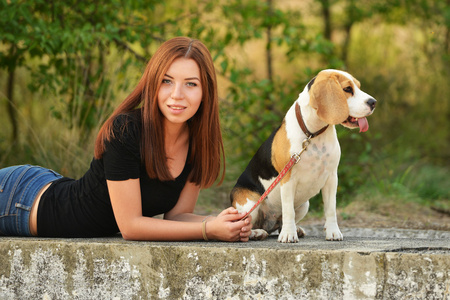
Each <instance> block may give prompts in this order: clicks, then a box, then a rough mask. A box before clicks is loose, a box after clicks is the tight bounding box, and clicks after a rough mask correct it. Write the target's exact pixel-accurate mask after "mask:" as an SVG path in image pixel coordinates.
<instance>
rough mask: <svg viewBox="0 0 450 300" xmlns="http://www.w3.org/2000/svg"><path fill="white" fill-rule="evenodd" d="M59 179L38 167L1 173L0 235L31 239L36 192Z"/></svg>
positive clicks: (55, 174) (17, 167)
mask: <svg viewBox="0 0 450 300" xmlns="http://www.w3.org/2000/svg"><path fill="white" fill-rule="evenodd" d="M61 177H62V176H61V175H59V174H58V173H56V172H54V171H52V170H49V169H45V168H42V167H38V166H30V165H24V166H13V167H8V168H4V169H1V170H0V235H8V236H31V232H30V225H29V219H30V211H31V207H32V206H33V202H34V200H35V198H36V196H37V194H38V193H39V191H40V190H41V189H42V188H43V187H44V186H45V185H46V184H48V183H50V182H52V181H55V180H57V179H59V178H61Z"/></svg>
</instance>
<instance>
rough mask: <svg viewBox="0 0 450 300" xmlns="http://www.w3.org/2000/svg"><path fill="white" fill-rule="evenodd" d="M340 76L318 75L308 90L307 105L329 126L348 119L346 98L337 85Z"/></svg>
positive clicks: (339, 85)
mask: <svg viewBox="0 0 450 300" xmlns="http://www.w3.org/2000/svg"><path fill="white" fill-rule="evenodd" d="M339 76H341V75H340V74H336V73H331V74H320V73H319V75H318V76H317V78H316V80H315V81H314V84H313V85H312V86H311V89H310V90H309V105H310V106H311V107H312V108H314V109H316V110H317V115H318V116H319V118H320V119H321V120H322V121H324V122H326V123H327V124H330V125H335V124H340V123H342V122H344V121H345V119H347V118H348V114H349V110H348V104H347V97H346V96H345V93H344V91H343V90H342V87H341V84H340V83H339Z"/></svg>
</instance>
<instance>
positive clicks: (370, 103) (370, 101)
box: [367, 98, 377, 110]
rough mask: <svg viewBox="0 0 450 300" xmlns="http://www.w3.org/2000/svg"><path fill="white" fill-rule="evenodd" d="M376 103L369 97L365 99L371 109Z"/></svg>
mask: <svg viewBox="0 0 450 300" xmlns="http://www.w3.org/2000/svg"><path fill="white" fill-rule="evenodd" d="M376 104H377V100H375V99H373V98H370V99H369V100H367V105H369V107H370V109H371V110H374V109H375V105H376Z"/></svg>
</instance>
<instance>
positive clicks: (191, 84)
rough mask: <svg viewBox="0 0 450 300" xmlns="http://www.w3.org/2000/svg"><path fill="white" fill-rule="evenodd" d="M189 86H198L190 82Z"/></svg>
mask: <svg viewBox="0 0 450 300" xmlns="http://www.w3.org/2000/svg"><path fill="white" fill-rule="evenodd" d="M187 86H197V84H196V83H195V82H188V83H187Z"/></svg>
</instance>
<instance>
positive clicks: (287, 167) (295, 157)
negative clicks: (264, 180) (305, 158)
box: [241, 135, 313, 220]
mask: <svg viewBox="0 0 450 300" xmlns="http://www.w3.org/2000/svg"><path fill="white" fill-rule="evenodd" d="M312 137H313V136H312V135H311V136H309V137H307V138H306V139H305V140H304V141H303V143H302V146H303V149H302V150H301V151H300V152H298V153H297V152H296V153H294V154H292V156H291V159H290V160H289V161H288V163H287V164H286V165H285V166H284V168H283V170H281V172H280V174H278V176H277V178H275V180H274V181H273V182H272V184H271V185H270V186H269V188H268V189H267V190H266V191H265V192H264V194H262V195H261V197H260V198H259V200H258V202H256V204H255V205H253V207H252V208H251V209H250V210H249V211H248V212H247V213H246V214H245V216H243V217H242V219H241V220H244V219H245V218H247V217H248V215H249V214H250V213H251V212H252V211H254V210H255V208H257V207H258V205H260V204H261V202H263V201H264V199H266V197H267V195H269V193H270V192H271V191H272V190H273V189H274V188H275V186H276V185H277V184H278V183H279V182H280V181H281V179H283V177H284V176H285V175H286V174H287V172H289V170H290V169H292V167H293V166H294V165H295V164H296V163H298V162H299V161H300V159H301V158H300V156H301V155H302V153H303V152H304V151H306V148H308V146H309V144H310V143H311V142H310V139H311V138H312Z"/></svg>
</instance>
